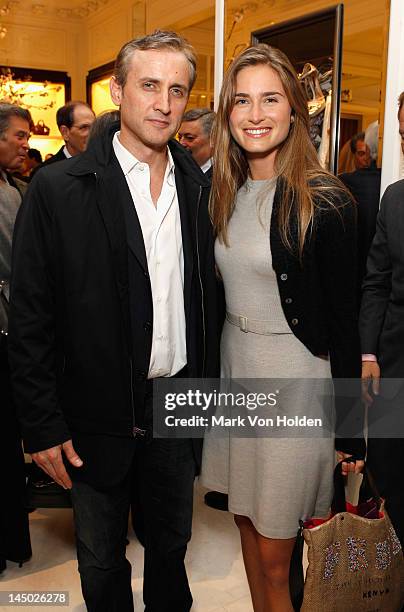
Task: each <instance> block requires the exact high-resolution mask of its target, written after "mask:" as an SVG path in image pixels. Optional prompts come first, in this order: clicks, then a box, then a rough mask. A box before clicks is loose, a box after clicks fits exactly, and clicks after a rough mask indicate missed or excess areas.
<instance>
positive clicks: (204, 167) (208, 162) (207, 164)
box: [200, 157, 212, 174]
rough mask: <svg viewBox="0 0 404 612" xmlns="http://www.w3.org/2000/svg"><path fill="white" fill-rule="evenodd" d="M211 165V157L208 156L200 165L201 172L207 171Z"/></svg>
mask: <svg viewBox="0 0 404 612" xmlns="http://www.w3.org/2000/svg"><path fill="white" fill-rule="evenodd" d="M211 167H212V158H211V157H210V158H209V159H208V161H206V162H205V163H204V164H202V166H201V167H200V168H201V170H202V172H203V173H204V174H205V172H207V171H208V170H209V168H211Z"/></svg>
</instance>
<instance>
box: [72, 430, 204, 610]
mask: <svg viewBox="0 0 404 612" xmlns="http://www.w3.org/2000/svg"><path fill="white" fill-rule="evenodd" d="M134 444H136V449H135V455H134V459H133V468H132V470H131V472H130V474H128V475H127V476H126V478H125V479H124V480H123V481H122V482H121V483H119V485H117V486H115V487H112V488H110V489H103V490H100V489H98V490H97V489H95V488H93V487H92V486H91V485H89V484H88V483H86V482H79V481H74V483H73V489H72V502H73V510H74V517H75V525H76V539H77V557H78V562H79V572H80V577H81V584H82V590H83V595H84V599H85V601H86V605H87V608H88V610H89V612H104V611H105V612H115V611H116V612H130V611H132V610H133V599H132V590H131V584H130V577H131V566H130V563H129V561H128V560H127V559H126V557H125V548H126V546H125V541H126V533H127V527H128V513H129V503H130V497H131V487H132V479H134V486H135V487H138V489H139V496H140V499H141V504H142V509H143V513H144V524H145V561H144V585H143V599H144V602H145V606H146V608H145V610H146V612H188V611H189V610H190V608H191V606H192V596H191V592H190V589H189V585H188V579H187V575H186V571H185V565H184V559H185V553H186V549H187V543H188V542H189V540H190V537H191V524H192V500H193V483H194V478H195V473H196V466H195V459H194V454H193V449H192V443H191V441H190V440H166V439H153V440H149V441H145V440H139V441H138V440H137V439H136V440H134ZM106 452H108V449H107V448H106ZM111 460H112V458H111Z"/></svg>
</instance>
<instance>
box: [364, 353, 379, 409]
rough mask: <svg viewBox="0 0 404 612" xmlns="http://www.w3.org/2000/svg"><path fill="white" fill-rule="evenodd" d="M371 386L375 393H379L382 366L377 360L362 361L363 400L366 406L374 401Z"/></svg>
mask: <svg viewBox="0 0 404 612" xmlns="http://www.w3.org/2000/svg"><path fill="white" fill-rule="evenodd" d="M369 388H371V390H372V392H373V394H374V395H379V389H380V366H379V364H378V363H377V361H362V401H363V403H364V404H365V406H370V405H371V404H372V403H373V397H372V396H371V395H370V393H369Z"/></svg>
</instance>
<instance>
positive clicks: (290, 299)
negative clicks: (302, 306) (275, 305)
mask: <svg viewBox="0 0 404 612" xmlns="http://www.w3.org/2000/svg"><path fill="white" fill-rule="evenodd" d="M292 302H293V300H292V298H286V300H285V304H291V303H292Z"/></svg>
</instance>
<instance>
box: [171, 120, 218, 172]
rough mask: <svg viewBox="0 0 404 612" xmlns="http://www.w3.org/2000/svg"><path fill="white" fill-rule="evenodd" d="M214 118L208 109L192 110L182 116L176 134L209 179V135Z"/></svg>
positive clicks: (210, 170) (210, 152)
mask: <svg viewBox="0 0 404 612" xmlns="http://www.w3.org/2000/svg"><path fill="white" fill-rule="evenodd" d="M215 117H216V113H215V112H214V111H212V110H210V109H209V108H193V109H191V110H189V111H187V112H186V113H185V115H184V116H183V118H182V123H181V127H180V129H179V132H178V140H179V141H180V143H181V144H182V146H183V147H185V148H186V149H188V151H190V152H191V154H192V157H193V158H194V160H195V161H196V163H197V164H198V166H199V167H200V169H201V170H202V172H203V173H204V174H206V176H207V178H209V179H211V178H212V142H211V134H212V128H213V124H214V121H215Z"/></svg>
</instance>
